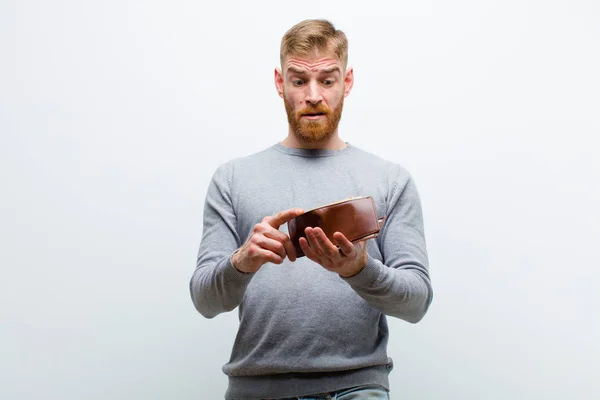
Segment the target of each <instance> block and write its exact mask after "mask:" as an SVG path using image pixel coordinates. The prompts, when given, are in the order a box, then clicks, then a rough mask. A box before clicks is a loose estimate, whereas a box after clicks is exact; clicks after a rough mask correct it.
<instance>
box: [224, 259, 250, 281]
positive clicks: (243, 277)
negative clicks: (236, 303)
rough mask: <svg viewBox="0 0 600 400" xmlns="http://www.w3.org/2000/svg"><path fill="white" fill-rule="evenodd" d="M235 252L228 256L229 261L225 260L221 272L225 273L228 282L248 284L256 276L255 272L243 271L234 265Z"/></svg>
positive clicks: (225, 279)
mask: <svg viewBox="0 0 600 400" xmlns="http://www.w3.org/2000/svg"><path fill="white" fill-rule="evenodd" d="M232 257H233V254H231V255H230V256H229V257H227V261H225V262H224V263H223V264H222V266H221V272H222V273H223V279H224V281H225V282H226V283H232V284H238V285H247V284H248V282H250V280H251V279H252V278H253V277H254V274H255V272H248V273H246V272H242V271H240V270H238V269H237V268H236V267H234V266H233V263H232V262H231V258H232Z"/></svg>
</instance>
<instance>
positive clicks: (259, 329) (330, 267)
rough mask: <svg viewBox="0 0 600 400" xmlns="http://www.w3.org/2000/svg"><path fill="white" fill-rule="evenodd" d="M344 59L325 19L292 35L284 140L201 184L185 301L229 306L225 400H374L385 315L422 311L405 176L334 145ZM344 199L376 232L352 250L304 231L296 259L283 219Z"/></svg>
mask: <svg viewBox="0 0 600 400" xmlns="http://www.w3.org/2000/svg"><path fill="white" fill-rule="evenodd" d="M347 57H348V43H347V39H346V36H345V35H344V33H343V32H341V31H339V30H336V29H335V28H334V27H333V25H331V23H329V22H327V21H322V20H308V21H303V22H301V23H299V24H297V25H296V26H294V27H292V28H291V29H290V30H289V31H288V32H287V33H286V34H285V35H284V37H283V39H282V42H281V69H276V70H275V86H276V88H277V92H278V94H279V96H281V97H282V98H283V101H284V105H285V109H286V112H287V116H288V121H289V132H288V135H287V137H286V138H285V140H283V141H282V142H280V143H276V144H274V145H273V146H271V147H269V148H267V149H265V150H263V151H261V152H258V153H256V154H252V155H249V156H246V157H242V158H238V159H234V160H231V161H229V162H227V163H225V164H223V165H221V166H220V167H219V168H217V170H216V172H215V173H214V175H213V177H212V180H211V182H210V185H209V188H208V192H207V196H206V202H205V208H204V230H203V235H202V241H201V244H200V250H199V253H198V260H197V268H196V270H195V272H194V274H193V276H192V278H191V281H190V291H191V296H192V299H193V302H194V305H195V307H196V309H197V310H198V311H199V312H200V313H201V314H202V315H203V316H205V317H207V318H212V317H214V316H216V315H217V314H219V313H222V312H225V311H230V310H233V309H234V308H235V307H238V306H239V318H240V325H239V330H238V333H237V337H236V339H235V343H234V345H233V350H232V353H231V358H230V360H229V362H228V363H227V364H226V365H225V366H224V367H223V371H224V372H225V374H227V375H228V376H229V387H228V389H227V393H226V395H225V397H226V398H228V399H265V398H268V399H282V398H304V397H306V398H315V397H317V396H320V397H318V398H337V399H340V400H350V399H379V398H385V399H388V398H389V397H388V390H389V383H388V374H389V372H390V371H391V369H392V360H391V359H389V358H388V356H387V353H386V347H387V342H388V326H387V322H386V315H389V316H393V317H397V318H401V319H403V320H406V321H408V322H411V323H416V322H418V321H419V320H421V318H422V317H423V316H424V314H425V313H426V311H427V308H428V307H429V304H430V302H431V299H432V289H431V284H430V280H429V274H428V260H427V253H426V247H425V238H424V233H423V220H422V212H421V204H420V200H419V195H418V193H417V189H416V187H415V184H414V182H413V180H412V178H411V176H410V175H409V173H408V172H407V171H406V170H405V169H403V168H402V167H401V166H399V165H397V164H394V163H391V162H389V161H385V160H383V159H381V158H379V157H377V156H375V155H372V154H369V153H367V152H365V151H363V150H360V149H358V148H356V147H354V146H352V145H351V144H349V143H347V142H344V141H343V140H342V139H341V138H340V137H339V135H338V123H339V121H340V118H341V115H342V107H343V103H344V98H345V97H346V96H348V94H349V93H350V91H351V90H352V85H353V83H354V75H353V70H352V68H348V67H347ZM351 196H372V197H373V198H374V200H375V204H376V209H377V211H378V213H379V214H380V216H383V215H385V216H386V217H387V219H386V221H385V224H384V225H383V227H382V229H381V231H380V233H379V236H378V237H377V238H376V239H370V240H368V241H362V242H357V243H352V242H350V241H348V239H347V238H345V237H344V235H343V234H341V233H339V232H336V233H335V235H334V239H333V242H332V241H330V240H329V239H328V238H327V237H326V236H325V235H324V232H323V231H322V230H321V229H319V228H315V229H312V228H307V230H306V235H307V239H308V240H305V239H301V242H300V246H301V248H302V250H303V251H304V253H305V254H306V257H302V258H297V257H296V254H295V250H294V247H293V245H292V243H291V241H290V238H289V236H288V235H287V224H286V222H287V221H289V220H290V219H291V218H294V217H296V216H298V215H300V214H301V213H303V212H304V211H303V210H310V209H313V208H316V207H319V206H322V205H325V204H329V203H332V202H336V201H339V200H342V199H345V198H348V197H351ZM338 246H339V249H338ZM336 396H337V397H336Z"/></svg>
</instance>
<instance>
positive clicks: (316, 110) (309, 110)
mask: <svg viewBox="0 0 600 400" xmlns="http://www.w3.org/2000/svg"><path fill="white" fill-rule="evenodd" d="M330 113H331V110H330V109H329V107H327V106H326V105H325V104H318V105H316V106H308V107H304V108H303V109H301V110H298V112H297V114H298V116H300V117H301V116H303V115H307V114H325V115H329V114H330Z"/></svg>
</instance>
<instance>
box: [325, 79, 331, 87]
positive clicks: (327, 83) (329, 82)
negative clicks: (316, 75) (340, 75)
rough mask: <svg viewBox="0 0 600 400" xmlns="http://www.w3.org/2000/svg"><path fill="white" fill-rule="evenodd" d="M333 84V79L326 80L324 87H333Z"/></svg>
mask: <svg viewBox="0 0 600 400" xmlns="http://www.w3.org/2000/svg"><path fill="white" fill-rule="evenodd" d="M333 83H334V82H333V80H332V79H325V80H324V81H323V85H325V86H331V85H333Z"/></svg>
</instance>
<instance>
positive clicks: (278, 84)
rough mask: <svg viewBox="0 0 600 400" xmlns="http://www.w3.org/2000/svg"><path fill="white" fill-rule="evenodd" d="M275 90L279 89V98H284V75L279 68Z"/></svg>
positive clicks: (276, 71) (276, 73)
mask: <svg viewBox="0 0 600 400" xmlns="http://www.w3.org/2000/svg"><path fill="white" fill-rule="evenodd" d="M274 78H275V89H277V94H278V95H279V97H281V98H283V73H282V72H281V70H280V69H279V68H275V74H274Z"/></svg>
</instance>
